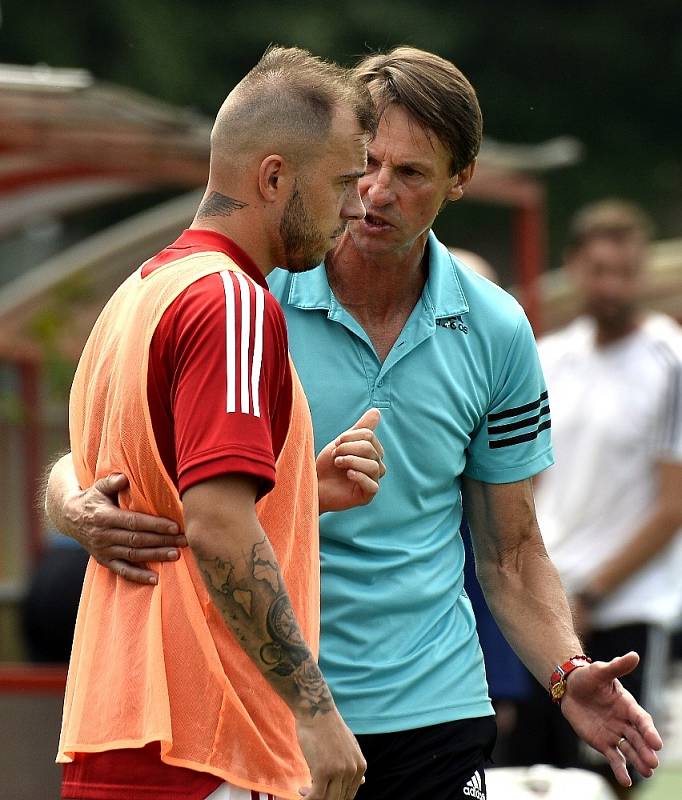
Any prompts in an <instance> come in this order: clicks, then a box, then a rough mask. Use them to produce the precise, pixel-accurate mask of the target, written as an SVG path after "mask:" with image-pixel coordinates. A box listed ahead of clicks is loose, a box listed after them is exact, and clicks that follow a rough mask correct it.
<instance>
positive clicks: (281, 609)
mask: <svg viewBox="0 0 682 800" xmlns="http://www.w3.org/2000/svg"><path fill="white" fill-rule="evenodd" d="M257 490H258V485H257V482H256V481H255V480H254V479H252V478H249V477H246V476H239V475H225V476H220V477H217V478H212V479H211V480H208V481H205V482H202V483H200V484H197V485H196V486H192V487H191V488H189V489H188V490H187V491H186V492H185V493H184V494H183V496H182V502H183V508H184V515H185V527H186V535H187V540H188V542H189V546H190V548H191V550H192V553H193V555H194V557H195V558H196V560H197V564H198V566H199V568H200V569H201V572H202V575H203V578H204V582H205V584H206V586H207V588H208V590H209V593H210V595H211V598H212V600H213V602H214V603H215V605H216V607H217V609H218V611H219V612H220V614H221V615H222V618H223V620H224V621H225V624H226V625H227V626H228V627H229V628H230V629H231V630H232V631H233V633H234V635H235V636H236V638H237V640H238V641H239V643H240V645H241V646H242V648H243V649H244V651H245V652H246V653H247V655H248V656H249V657H250V658H251V660H252V661H253V663H254V664H255V665H256V667H257V668H258V670H259V671H260V672H261V674H262V675H263V677H264V678H265V679H266V681H268V683H269V684H270V685H271V686H272V688H273V689H274V690H275V691H276V692H277V694H278V695H279V696H280V697H281V698H282V699H283V700H284V702H285V703H286V704H287V705H288V706H289V708H290V709H291V711H292V713H293V714H294V716H295V718H296V726H297V733H298V737H299V744H300V745H301V749H302V751H303V754H304V756H305V757H306V760H307V762H308V764H309V765H310V766H311V772H312V774H313V789H312V791H311V792H310V793H309V796H310V797H314V798H317V797H320V798H322V797H325V798H326V797H330V798H331V797H336V796H337V794H336V793H335V792H338V796H339V797H346V796H347V797H353V796H354V795H355V792H356V791H357V788H358V786H359V785H360V781H361V780H362V776H363V774H364V771H365V768H366V764H365V762H364V759H363V758H362V754H361V753H360V749H359V747H358V745H357V743H356V742H355V739H354V737H353V735H352V734H351V732H350V731H349V730H348V728H347V727H346V726H345V724H344V723H343V721H342V720H341V717H340V716H339V714H338V711H337V710H336V707H335V705H334V701H333V700H332V696H331V693H330V691H329V688H328V686H327V684H326V682H325V680H324V678H323V677H322V673H321V672H320V669H319V667H318V666H317V662H316V661H315V659H314V657H313V655H312V653H311V652H310V649H309V647H308V644H307V642H306V641H305V640H304V638H303V636H302V634H301V630H300V627H299V625H298V622H297V620H296V615H295V613H294V609H293V608H292V605H291V601H290V599H289V596H288V594H287V591H286V586H285V585H284V580H283V578H282V575H281V572H280V569H279V566H278V563H277V558H276V556H275V553H274V551H273V549H272V547H271V545H270V542H269V541H268V538H267V536H266V534H265V532H264V531H263V528H262V527H261V525H260V523H259V521H258V518H257V516H256V512H255V502H256V494H257Z"/></svg>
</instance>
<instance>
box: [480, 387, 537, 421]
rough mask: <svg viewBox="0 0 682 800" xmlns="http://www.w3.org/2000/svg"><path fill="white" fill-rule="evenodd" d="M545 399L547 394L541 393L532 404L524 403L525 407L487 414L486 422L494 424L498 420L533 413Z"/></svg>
mask: <svg viewBox="0 0 682 800" xmlns="http://www.w3.org/2000/svg"><path fill="white" fill-rule="evenodd" d="M546 399H547V392H543V393H542V394H541V395H540V397H539V398H538V399H537V400H536V401H535V402H534V403H526V405H525V406H517V407H516V408H508V409H507V410H506V411H498V412H497V413H496V414H488V422H496V421H497V420H498V419H507V418H508V417H518V416H519V414H525V413H526V412H527V411H534V410H535V409H536V408H540V406H541V405H542V402H543V400H546Z"/></svg>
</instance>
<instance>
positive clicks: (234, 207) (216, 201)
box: [197, 192, 248, 219]
mask: <svg viewBox="0 0 682 800" xmlns="http://www.w3.org/2000/svg"><path fill="white" fill-rule="evenodd" d="M247 205H248V203H242V201H241V200H235V198H234V197H228V196H227V195H226V194H220V192H211V194H209V196H208V197H207V198H206V199H205V200H204V201H203V202H202V203H201V205H200V206H199V209H198V210H197V219H203V218H204V217H229V216H230V214H232V213H233V212H234V211H240V210H241V209H242V208H245V207H246V206H247Z"/></svg>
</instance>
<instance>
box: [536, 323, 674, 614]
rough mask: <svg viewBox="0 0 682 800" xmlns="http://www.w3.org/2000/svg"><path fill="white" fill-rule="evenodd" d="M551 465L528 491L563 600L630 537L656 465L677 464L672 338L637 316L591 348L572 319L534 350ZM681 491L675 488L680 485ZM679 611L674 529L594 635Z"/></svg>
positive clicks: (649, 498) (608, 608)
mask: <svg viewBox="0 0 682 800" xmlns="http://www.w3.org/2000/svg"><path fill="white" fill-rule="evenodd" d="M539 352H540V360H541V362H542V366H543V369H544V372H545V378H546V380H547V387H548V390H549V401H550V406H551V409H552V440H553V444H554V453H555V464H554V466H553V467H550V468H549V469H548V470H547V471H546V472H545V473H544V474H543V475H542V477H541V479H540V481H539V485H538V487H537V491H536V503H537V511H538V520H539V522H540V529H541V530H542V533H543V538H544V540H545V545H546V547H547V550H548V552H549V555H550V557H551V558H552V560H553V562H554V564H555V565H556V567H557V569H558V570H559V573H560V575H561V578H562V580H563V582H564V585H565V587H566V590H567V591H568V593H569V594H571V593H572V592H575V591H578V590H580V589H581V588H582V587H583V586H584V585H585V584H586V583H588V582H589V580H590V578H591V577H592V576H593V575H594V574H595V573H597V572H598V570H599V568H600V566H601V565H602V564H604V563H605V562H606V561H608V560H610V559H611V558H612V557H613V556H614V555H615V554H616V553H618V552H620V551H621V550H622V548H624V547H627V543H628V540H629V539H631V538H632V537H633V536H634V535H635V534H636V532H637V530H638V528H639V526H640V525H641V524H642V523H643V522H644V521H645V520H646V518H647V517H648V516H649V515H650V514H651V512H652V509H653V505H654V502H655V499H656V494H657V484H656V463H657V462H661V461H665V462H670V461H673V462H682V331H681V329H680V327H679V326H678V325H677V324H676V323H675V322H674V321H673V320H672V319H670V318H668V317H665V316H662V315H659V314H656V315H651V316H649V317H647V318H646V320H645V321H644V322H643V323H642V325H641V326H640V327H639V328H638V329H637V330H636V331H634V332H633V333H632V334H630V335H628V336H627V337H624V338H623V339H621V340H620V341H618V342H616V343H614V344H611V345H608V346H606V347H600V348H597V347H596V346H595V324H594V322H593V320H591V319H588V318H585V317H581V318H579V319H577V320H575V321H574V322H572V323H571V324H570V325H568V326H567V327H566V328H564V329H562V330H561V331H558V332H557V333H554V334H551V335H549V336H547V337H545V338H544V339H543V340H541V341H540V343H539ZM680 491H682V487H680ZM681 612H682V531H679V532H678V534H677V536H676V537H675V539H674V540H673V541H672V542H671V544H670V545H669V546H668V547H666V548H665V550H664V551H662V552H661V553H659V554H658V555H657V556H656V557H655V558H653V559H652V560H650V561H649V562H648V563H647V564H646V565H645V566H644V567H643V568H642V569H641V570H639V571H638V572H637V573H636V574H634V575H633V576H631V577H630V578H629V579H628V580H627V581H625V582H624V583H623V584H621V586H620V587H619V588H618V589H616V590H615V591H614V592H613V593H611V594H610V595H609V596H608V597H607V598H606V599H605V600H604V601H603V602H602V603H600V604H599V606H598V607H597V608H596V609H595V612H594V617H593V620H594V624H595V625H596V626H597V627H600V628H607V627H613V626H615V625H621V624H626V623H629V622H649V623H653V622H657V623H660V624H663V625H669V624H671V623H674V622H675V621H676V620H677V619H678V618H679V615H680V613H681Z"/></svg>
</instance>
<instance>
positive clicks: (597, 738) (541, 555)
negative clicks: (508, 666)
mask: <svg viewBox="0 0 682 800" xmlns="http://www.w3.org/2000/svg"><path fill="white" fill-rule="evenodd" d="M463 496H464V508H465V510H466V513H467V516H468V519H469V523H470V527H471V534H472V541H473V545H474V552H475V555H476V572H477V575H478V578H479V580H480V582H481V586H482V587H483V590H484V592H485V596H486V600H487V602H488V605H489V606H490V609H491V611H492V613H493V615H494V616H495V619H496V621H497V623H498V624H499V626H500V628H501V629H502V631H503V633H504V635H505V636H506V638H507V639H508V640H509V642H510V644H511V645H512V647H513V648H514V649H515V651H516V652H517V654H518V655H519V657H520V658H521V659H522V660H523V662H524V663H525V664H526V666H527V667H528V669H529V670H530V671H531V672H532V673H533V674H534V675H535V677H536V678H537V679H538V681H540V683H541V684H543V685H545V686H547V685H548V682H549V677H550V675H551V673H552V671H553V669H554V667H555V665H557V664H562V663H563V662H565V661H566V660H568V659H569V658H571V657H572V656H574V655H578V654H581V653H582V652H583V649H582V644H581V642H580V640H579V638H578V636H577V634H576V632H575V630H574V628H573V622H572V618H571V610H570V607H569V605H568V601H567V599H566V595H565V592H564V590H563V587H562V585H561V581H560V579H559V576H558V573H557V572H556V570H555V568H554V566H553V565H552V563H551V561H550V560H549V558H548V556H547V553H546V551H545V547H544V544H543V542H542V537H541V535H540V530H539V528H538V524H537V520H536V517H535V506H534V502H533V491H532V482H531V480H530V479H529V480H525V481H519V482H517V483H507V484H489V483H482V482H480V481H475V480H472V479H465V481H464V486H463ZM638 660H639V657H638V656H637V654H636V653H628V654H626V655H624V656H621V657H619V658H615V659H613V660H612V661H610V662H608V663H605V662H595V663H594V664H587V665H585V666H581V667H579V668H578V669H575V670H573V672H571V674H570V675H569V677H568V679H567V683H566V694H565V695H564V697H563V699H562V701H561V711H562V713H563V714H564V716H565V717H566V719H568V721H569V722H570V724H571V726H572V727H573V729H574V730H575V731H576V733H577V734H578V735H579V736H581V737H582V738H583V739H584V740H585V741H586V742H587V743H588V744H590V745H591V746H592V747H594V748H595V749H596V750H598V751H600V752H601V753H602V754H603V755H604V756H605V757H606V759H607V760H608V762H609V764H610V766H611V769H612V770H613V773H614V775H615V777H616V779H617V780H618V782H619V783H620V784H621V785H622V786H629V785H630V784H631V781H630V776H629V774H628V771H627V768H626V765H625V757H627V758H628V760H629V761H630V763H632V765H633V766H634V767H635V769H636V770H637V771H638V772H639V773H640V774H641V775H643V776H645V777H649V776H650V775H651V774H652V773H653V770H654V769H655V768H656V767H657V766H658V757H657V756H656V751H657V750H659V749H660V748H661V746H662V742H661V738H660V736H659V734H658V732H657V731H656V728H655V727H654V725H653V722H652V720H651V717H650V716H649V714H647V713H646V712H645V711H644V709H643V708H641V706H639V704H638V703H637V702H636V701H635V700H634V698H633V697H632V695H630V693H629V692H627V691H625V690H624V689H623V687H622V685H621V684H620V681H619V680H618V678H619V677H620V676H622V675H625V674H627V673H628V672H631V671H632V670H633V669H634V668H635V667H636V665H637V663H638ZM547 702H548V703H549V702H551V700H550V698H549V695H548V698H547ZM624 756H625V757H624Z"/></svg>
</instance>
